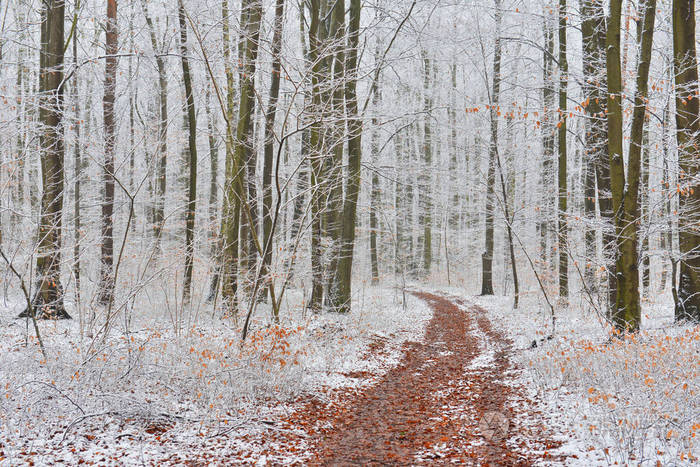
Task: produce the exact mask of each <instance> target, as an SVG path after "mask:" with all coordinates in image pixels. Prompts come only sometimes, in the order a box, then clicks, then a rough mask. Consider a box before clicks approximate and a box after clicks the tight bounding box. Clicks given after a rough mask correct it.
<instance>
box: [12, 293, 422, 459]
mask: <svg viewBox="0 0 700 467" xmlns="http://www.w3.org/2000/svg"><path fill="white" fill-rule="evenodd" d="M356 290H357V291H356V296H355V299H354V302H353V312H352V313H350V314H348V315H337V314H322V315H314V314H311V313H308V312H305V310H304V307H303V303H302V296H301V294H300V293H295V292H290V293H289V294H288V298H286V299H285V304H284V306H283V310H282V320H281V323H280V324H279V325H271V324H270V322H269V321H270V320H269V318H268V317H269V314H270V312H269V309H267V308H266V306H265V305H261V306H260V307H259V309H258V311H257V314H256V317H257V319H256V320H254V322H253V325H252V326H251V334H250V335H249V337H248V339H247V341H246V343H245V345H243V346H241V345H240V337H239V336H240V327H241V321H242V320H239V322H238V323H236V322H234V321H233V320H230V319H219V318H213V317H212V316H211V315H210V314H208V313H204V312H200V313H198V314H196V315H195V317H194V318H193V319H192V320H191V322H193V323H194V324H192V325H190V326H188V327H186V328H183V327H175V326H162V324H161V325H158V326H156V325H155V324H154V323H164V322H168V319H167V316H159V313H160V314H163V313H165V312H164V311H163V310H165V309H166V308H167V307H165V306H163V307H159V306H152V307H150V308H148V309H140V310H136V309H135V310H134V312H133V313H132V314H131V320H130V322H128V323H126V324H128V329H129V332H125V327H126V324H120V325H119V326H115V329H114V330H113V332H112V333H111V334H110V336H109V337H108V338H107V339H106V340H105V341H102V340H101V339H96V340H93V339H89V338H87V337H84V336H83V337H81V335H80V333H79V326H78V324H77V322H76V321H62V322H41V323H40V329H41V332H42V337H43V339H44V344H45V346H46V350H47V352H48V355H49V358H48V361H44V359H43V357H42V356H41V353H40V351H39V348H38V345H37V343H36V340H35V338H34V337H33V332H32V327H31V324H30V325H29V327H28V328H27V327H26V324H27V323H26V322H25V321H24V320H15V319H14V316H15V315H16V314H17V312H18V310H19V307H20V304H19V303H17V304H15V306H5V307H4V308H0V355H2V359H1V360H0V382H2V386H1V387H0V396H1V397H0V465H16V464H24V463H29V462H30V461H31V462H35V463H37V464H55V463H61V462H63V463H67V464H75V463H77V462H78V461H80V460H81V459H82V460H89V461H92V462H97V463H98V464H105V465H111V464H120V465H121V464H141V463H146V464H149V463H160V462H167V461H170V462H173V463H177V462H179V461H182V460H184V459H186V458H187V455H186V454H185V453H188V452H189V453H196V452H198V451H199V452H200V453H201V454H200V455H196V454H194V456H195V458H196V459H199V460H200V461H202V460H205V461H206V459H207V458H209V456H219V458H221V456H227V455H228V453H236V454H237V456H238V457H237V458H236V459H237V460H239V461H241V462H244V463H249V462H254V461H257V460H259V458H260V456H261V452H263V451H264V450H265V446H264V442H263V443H262V445H261V442H260V439H261V438H264V433H265V431H266V430H269V429H274V428H275V427H274V426H273V425H274V423H273V422H274V420H275V418H276V417H277V416H278V415H280V414H286V413H288V412H289V411H290V410H293V408H294V400H295V399H296V398H297V397H298V396H303V395H304V394H318V393H321V392H323V391H325V390H327V389H329V388H331V389H332V388H339V387H346V386H352V385H357V384H366V382H367V380H366V378H364V377H366V375H367V374H372V375H379V374H382V373H383V372H384V371H386V370H387V369H388V368H390V367H391V366H392V365H395V364H396V363H397V362H398V358H399V357H400V347H401V345H402V343H403V342H405V341H407V340H421V339H422V336H423V332H424V329H425V323H426V322H427V321H428V320H429V319H430V316H431V312H430V310H429V308H428V306H427V305H426V304H425V303H424V302H422V301H420V300H418V299H417V298H415V297H413V296H412V295H406V300H407V303H406V306H405V307H404V306H402V304H401V292H400V291H399V292H397V291H395V290H393V289H387V288H383V289H381V288H358V289H356ZM4 305H6V304H5V303H4V304H3V306H4ZM171 321H172V320H171ZM185 322H186V321H185ZM26 342H28V345H25V343H26ZM359 374H362V375H364V377H359V378H358V377H357V375H359ZM301 436H302V437H303V434H301ZM179 456H183V457H179ZM242 456H245V457H242ZM236 459H234V458H233V457H232V458H231V459H230V460H231V462H233V461H234V460H236Z"/></svg>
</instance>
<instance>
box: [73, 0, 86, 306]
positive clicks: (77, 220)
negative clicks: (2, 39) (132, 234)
mask: <svg viewBox="0 0 700 467" xmlns="http://www.w3.org/2000/svg"><path fill="white" fill-rule="evenodd" d="M73 8H74V11H73V21H74V22H75V23H76V24H77V22H78V14H79V12H80V1H79V0H76V1H75V3H74V6H73ZM79 32H80V31H79V29H78V28H77V26H76V29H75V31H74V32H73V66H74V67H75V71H74V72H73V82H72V92H71V94H72V95H71V100H72V101H73V111H74V115H75V116H74V119H73V128H74V131H75V143H74V145H73V165H74V168H73V170H74V173H73V278H74V280H75V298H76V300H75V301H76V306H77V307H79V306H80V246H81V243H82V242H81V229H82V226H81V217H80V197H81V184H80V182H81V178H82V175H81V174H82V171H83V161H82V153H81V151H82V147H81V146H82V140H81V139H80V99H79V92H78V86H79V81H78V36H79Z"/></svg>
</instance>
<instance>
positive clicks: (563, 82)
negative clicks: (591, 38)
mask: <svg viewBox="0 0 700 467" xmlns="http://www.w3.org/2000/svg"><path fill="white" fill-rule="evenodd" d="M566 15H567V13H566V0H559V123H558V127H559V135H558V138H559V166H558V172H559V174H558V175H559V176H558V179H559V182H558V186H559V195H558V196H557V198H558V205H559V206H558V207H559V215H558V216H557V221H558V229H557V231H558V234H559V248H558V249H559V297H560V298H566V297H568V296H569V271H568V270H569V257H568V248H569V247H568V243H567V241H568V240H567V239H568V227H567V224H568V219H567V214H566V210H567V198H568V195H567V189H568V188H567V183H566V182H567V180H566V177H567V170H566V162H567V161H566V158H567V150H566V136H567V135H566V122H567V110H566V108H567V105H566V104H567V88H568V85H569V77H568V74H569V65H568V62H567V58H566V22H567V16H566Z"/></svg>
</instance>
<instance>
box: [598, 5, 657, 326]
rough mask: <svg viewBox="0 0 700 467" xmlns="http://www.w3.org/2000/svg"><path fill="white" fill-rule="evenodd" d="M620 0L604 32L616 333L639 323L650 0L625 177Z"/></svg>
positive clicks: (652, 15)
mask: <svg viewBox="0 0 700 467" xmlns="http://www.w3.org/2000/svg"><path fill="white" fill-rule="evenodd" d="M620 10H621V0H613V1H612V2H611V9H610V22H609V28H610V29H608V36H607V50H608V58H607V71H608V92H609V96H608V141H609V153H610V175H611V181H612V194H613V209H614V211H615V213H616V214H615V234H616V246H617V252H616V254H617V259H616V266H615V270H616V277H617V299H616V303H615V310H614V314H613V323H614V324H615V327H616V328H617V329H618V330H620V331H637V330H638V329H639V326H640V323H641V304H640V296H639V261H638V250H637V248H638V247H637V237H638V228H637V220H638V217H639V183H640V178H641V151H642V137H643V133H644V120H645V115H646V101H647V87H648V77H649V65H650V61H651V49H652V40H653V34H654V20H655V17H656V0H647V2H646V5H645V12H644V30H643V31H642V35H641V39H642V43H641V47H640V55H639V61H638V68H637V90H636V93H635V98H634V111H633V116H632V129H631V134H630V147H629V156H628V159H629V167H628V170H627V177H625V167H624V160H623V155H622V81H621V69H620Z"/></svg>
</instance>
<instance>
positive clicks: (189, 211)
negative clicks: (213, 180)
mask: <svg viewBox="0 0 700 467" xmlns="http://www.w3.org/2000/svg"><path fill="white" fill-rule="evenodd" d="M178 20H179V23H180V55H181V56H180V61H181V63H182V79H183V81H184V84H185V101H186V102H185V108H186V111H187V129H188V144H187V149H188V152H189V157H188V162H189V180H188V185H187V206H186V209H185V213H186V214H185V216H186V217H185V219H186V220H185V275H184V280H183V288H182V301H183V303H185V304H189V303H190V294H191V288H192V263H193V259H194V222H195V214H196V208H197V204H196V199H197V117H196V112H195V107H194V94H193V91H192V76H191V74H190V62H189V58H188V56H187V23H186V22H185V5H184V3H183V0H179V1H178Z"/></svg>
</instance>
